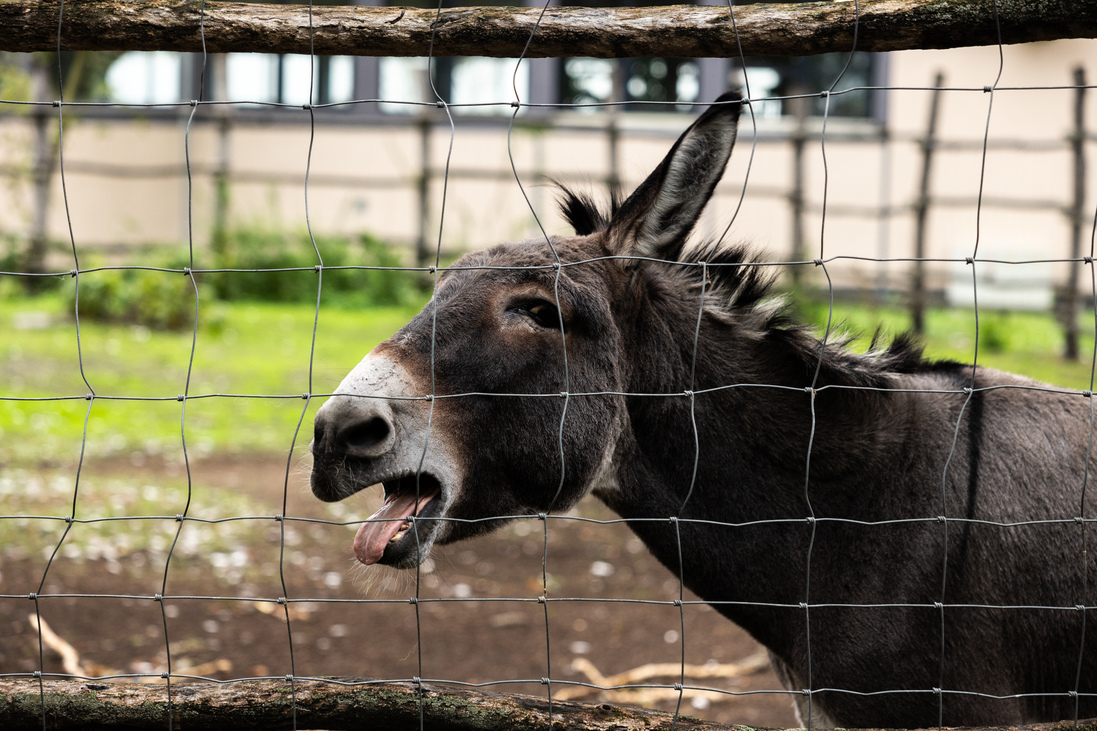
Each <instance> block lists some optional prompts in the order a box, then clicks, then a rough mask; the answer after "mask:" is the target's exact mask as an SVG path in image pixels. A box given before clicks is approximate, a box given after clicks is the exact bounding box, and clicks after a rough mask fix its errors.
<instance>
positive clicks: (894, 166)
mask: <svg viewBox="0 0 1097 731" xmlns="http://www.w3.org/2000/svg"><path fill="white" fill-rule="evenodd" d="M1093 59H1097V42H1095V41H1059V42H1054V43H1038V44H1029V45H1024V46H1007V47H1005V49H1004V51H1003V56H1002V63H1003V69H1002V75H1001V79H1000V81H998V90H997V91H995V93H994V94H993V95H992V94H988V93H986V92H984V91H983V88H984V86H987V85H990V84H993V83H994V82H995V78H996V76H997V75H998V70H999V52H998V49H997V48H974V49H963V50H955V51H932V52H930V51H915V52H904V53H895V54H891V56H890V59H889V64H890V78H889V84H890V85H891V86H893V87H895V88H893V89H892V90H891V91H890V92H889V94H888V102H887V104H888V126H889V131H890V133H891V135H892V142H891V143H890V144H889V145H887V146H886V147H885V146H884V145H881V144H880V143H879V142H857V143H853V142H845V141H843V140H842V139H841V137H842V135H843V134H844V133H850V132H853V133H855V132H863V133H870V132H872V131H873V126H872V124H870V123H864V122H850V121H849V120H841V119H837V118H835V119H831V120H829V121H828V124H827V135H828V137H827V139H826V144H825V154H826V170H825V171H824V164H823V163H824V158H823V149H824V148H823V145H822V144H821V140H822V136H821V132H822V130H821V128H820V125H819V123H818V121H813V122H812V123H811V127H810V129H811V132H812V135H813V137H812V140H811V141H810V142H809V143H808V145H807V148H806V152H805V171H806V175H807V178H806V196H807V200H808V203H809V206H810V212H809V214H808V215H807V216H806V218H805V221H804V230H805V235H806V243H807V248H808V251H809V252H810V257H809V258H815V257H819V256H822V257H825V258H828V259H829V258H832V257H879V256H885V257H909V256H911V255H912V253H913V248H912V246H913V238H914V228H913V219H912V215H911V213H910V205H911V204H912V203H913V202H914V200H915V198H916V196H917V191H918V183H919V176H920V165H921V157H920V149H919V147H918V145H917V144H916V139H915V138H917V137H920V136H921V135H923V134H924V131H925V125H926V119H927V113H928V104H929V101H930V98H931V92H930V91H928V90H927V89H926V88H925V87H927V86H929V85H930V84H931V83H932V80H933V77H934V74H935V73H936V72H937V71H938V70H941V71H943V72H944V74H945V86H946V87H948V88H949V89H950V90H949V91H947V92H945V93H944V94H943V95H942V98H941V117H940V124H939V136H940V138H941V139H942V140H944V141H947V142H950V143H956V142H963V143H968V147H967V148H966V149H942V150H941V151H940V152H939V154H938V155H937V157H936V158H935V166H934V173H933V177H932V192H933V194H934V195H935V196H943V197H949V198H957V199H968V200H969V201H970V200H974V199H975V197H976V196H977V194H978V191H979V186H980V176H981V174H982V184H983V196H984V206H983V209H982V211H981V213H979V214H977V212H976V209H975V208H974V206H972V205H956V206H951V205H950V206H937V207H935V208H934V209H932V211H931V213H930V224H931V226H930V231H929V237H928V243H927V246H928V249H927V255H928V256H930V257H934V258H950V259H955V258H961V259H962V258H963V257H965V256H970V255H972V253H973V252H974V251H975V243H976V240H977V239H978V241H979V256H980V257H983V258H1009V259H1018V258H1020V259H1030V258H1061V257H1064V256H1066V255H1067V252H1068V251H1069V248H1068V247H1069V220H1068V218H1067V216H1066V215H1065V214H1064V213H1063V212H1062V210H1032V209H1028V208H1025V207H1022V206H1018V205H1011V206H1009V207H1000V206H997V205H995V202H996V201H997V200H1000V199H1007V200H1011V201H1017V200H1021V201H1051V202H1054V203H1056V204H1057V205H1059V206H1061V207H1064V208H1065V207H1066V206H1067V205H1069V202H1070V199H1071V195H1072V186H1073V182H1072V178H1071V164H1072V158H1071V155H1070V153H1069V150H1068V148H1067V147H1066V146H1065V140H1066V137H1067V135H1068V134H1070V132H1071V127H1072V115H1073V111H1072V110H1073V104H1074V94H1075V92H1074V90H1072V89H1067V88H1058V89H1041V90H1035V89H1032V88H1021V89H1018V88H1015V87H1033V86H1059V87H1065V86H1068V85H1070V84H1071V83H1072V77H1071V74H1072V70H1073V68H1074V67H1075V66H1076V65H1079V64H1085V63H1086V62H1090V63H1091V66H1093V68H1090V69H1088V73H1089V75H1090V81H1091V83H1093V81H1094V80H1095V79H1097V64H1093V63H1092V60H1093ZM911 87H914V88H911ZM992 99H993V108H992V109H991V108H990V104H991V101H992ZM187 111H189V110H187ZM203 111H204V110H203ZM988 111H989V112H990V116H989V130H990V140H991V144H990V148H989V151H988V153H987V156H986V160H985V174H983V154H982V141H983V136H984V131H985V130H986V129H987V123H988ZM323 113H324V112H318V114H323ZM328 113H330V112H328ZM287 114H289V115H293V114H296V115H297V116H299V117H300V121H301V122H302V124H290V125H287V124H266V125H259V124H250V125H249V124H243V123H240V124H235V125H234V126H233V127H232V131H231V133H230V136H229V138H228V157H229V166H230V170H231V171H232V174H233V175H234V176H240V177H239V178H238V179H236V180H235V181H234V183H233V185H232V193H231V205H232V208H231V213H232V218H233V220H234V221H235V222H236V223H241V224H258V225H270V226H280V227H288V228H304V225H305V191H304V179H305V169H306V164H307V162H308V152H309V144H310V132H309V126H308V124H307V122H308V119H307V117H306V116H305V113H304V112H296V111H295V112H288V113H287ZM1087 115H1088V120H1089V127H1090V130H1091V132H1090V135H1091V141H1090V142H1089V143H1088V153H1089V156H1090V163H1089V180H1088V190H1089V200H1088V201H1087V204H1086V210H1087V212H1088V213H1087V215H1088V216H1089V219H1090V220H1089V222H1088V223H1087V231H1086V237H1085V238H1086V246H1087V248H1088V240H1089V231H1088V227H1089V226H1091V225H1092V215H1093V210H1094V201H1095V200H1097V154H1095V153H1097V145H1095V144H1094V141H1093V137H1092V135H1093V134H1094V130H1097V91H1092V90H1091V91H1090V92H1089V94H1088V108H1087ZM439 119H441V120H444V119H445V117H444V116H441V115H439ZM555 119H556V121H557V122H560V123H563V124H567V125H571V127H570V128H569V129H567V130H546V131H540V132H529V131H523V130H516V131H515V132H514V133H513V134H512V135H511V136H510V139H509V145H508V136H507V131H506V127H505V126H502V127H500V126H496V125H493V126H488V125H485V124H482V123H477V122H475V121H472V120H469V119H467V118H462V117H457V118H456V120H455V123H456V125H457V126H456V132H455V134H454V135H453V138H452V155H449V160H448V162H449V166H450V170H451V177H450V179H449V181H448V185H447V184H445V183H444V181H443V180H442V179H441V178H440V177H436V178H435V179H434V180H433V181H432V184H431V187H430V201H431V203H430V213H431V221H430V223H429V225H428V228H427V231H428V234H427V239H428V241H429V243H430V245H431V246H432V247H433V245H434V244H435V243H437V241H438V236H439V225H438V217H439V214H440V212H441V208H442V201H443V196H442V193H443V188H445V192H446V195H445V225H444V228H443V229H442V232H441V243H442V247H443V249H445V250H447V251H451V252H452V251H461V250H467V249H471V248H478V247H481V246H484V245H486V244H489V243H492V242H494V241H498V240H501V239H511V240H513V239H522V238H526V237H532V236H537V235H539V230H538V227H537V225H536V222H535V219H534V216H533V214H532V213H531V212H530V207H529V205H528V204H527V202H526V200H525V198H524V197H523V195H522V191H521V189H520V188H519V187H518V186H517V185H516V184H515V183H514V180H513V178H512V176H511V174H510V168H511V163H510V155H511V154H513V158H514V161H515V165H516V166H517V168H518V169H519V171H520V172H521V174H522V175H523V183H524V184H525V186H526V192H527V194H528V196H529V202H530V204H532V205H533V208H534V210H535V211H536V213H537V216H538V217H540V219H541V221H542V223H543V225H544V226H545V228H546V229H547V230H548V232H549V233H555V232H563V231H564V230H565V227H564V225H563V223H562V222H561V220H560V219H559V217H558V216H557V214H556V213H555V206H554V203H553V201H554V193H553V191H552V189H551V187H548V186H546V185H545V184H544V176H545V175H548V176H552V177H556V178H559V179H562V180H565V181H567V182H570V183H573V184H576V185H578V186H579V187H587V188H590V189H593V190H596V191H598V190H600V185H601V183H602V181H604V179H605V178H606V176H607V175H608V174H609V151H608V147H607V144H606V139H607V138H606V135H605V133H604V125H603V122H604V119H605V117H592V116H590V115H581V114H576V113H560V114H559V115H557V117H556V118H555ZM620 119H621V125H622V138H621V145H620V149H619V161H620V164H619V173H620V175H621V177H622V179H623V184H624V186H625V188H626V190H627V189H631V187H632V186H634V185H635V184H636V183H638V182H639V181H640V180H641V179H642V177H643V176H644V175H646V174H647V172H648V171H649V170H651V169H652V168H653V167H654V166H655V164H657V162H658V161H659V159H660V158H661V157H662V155H663V154H665V151H666V150H667V149H668V147H669V145H670V144H671V142H672V141H673V139H674V137H675V136H676V135H677V134H678V132H680V130H681V129H682V128H684V126H685V125H686V124H687V123H688V118H686V117H683V116H672V115H650V114H649V115H623V116H622V117H621V118H620ZM65 121H66V128H67V133H66V137H65V159H66V176H65V182H66V187H67V192H68V201H69V211H70V214H71V220H72V229H73V235H74V237H75V239H76V243H77V245H78V247H79V250H80V251H81V252H85V251H86V252H89V253H90V252H92V251H95V250H100V249H104V248H107V249H110V250H111V251H112V252H115V253H116V252H118V251H123V250H125V249H126V247H130V246H134V245H140V244H147V243H170V242H178V243H180V244H181V245H183V244H185V242H186V241H187V238H188V215H187V198H188V187H187V180H186V177H185V176H183V175H178V174H173V175H166V174H165V175H161V176H160V177H152V178H140V177H130V178H127V177H116V176H104V175H100V174H95V173H94V172H93V171H92V170H90V169H89V168H90V167H93V166H95V165H109V166H111V167H126V168H130V169H140V168H147V167H150V166H168V167H174V169H175V170H182V169H183V166H184V164H185V150H186V148H185V145H184V134H185V121H186V119H185V117H181V118H180V119H178V120H177V121H175V122H162V121H160V122H150V121H144V122H142V121H125V122H122V121H97V120H92V119H87V118H80V117H79V116H78V115H77V114H74V113H72V114H66V120H65ZM54 124H55V123H54ZM583 126H585V127H587V129H583V128H582V127H583ZM759 129H760V132H761V133H762V137H763V138H764V139H763V140H762V141H760V142H759V144H758V145H757V146H756V148H755V150H754V156H753V159H752V160H751V159H750V148H751V144H750V143H751V136H752V135H751V131H752V130H751V124H750V123H749V122H745V123H744V124H743V125H742V129H741V134H740V138H739V143H738V147H737V149H736V151H735V153H734V155H733V159H732V163H731V165H730V167H729V171H728V174H727V176H726V177H725V181H724V183H723V184H722V185H721V187H720V189H719V191H718V195H717V200H716V205H714V206H712V207H711V208H710V210H709V211H708V213H707V214H706V218H705V221H704V223H703V225H702V229H703V230H705V231H707V232H710V233H712V232H716V233H719V232H720V231H722V230H723V229H724V227H725V226H726V225H727V222H728V220H729V218H730V216H731V213H732V212H733V211H734V210H735V207H736V205H737V204H738V200H739V194H740V191H741V190H742V186H743V182H744V180H745V179H746V178H747V170H748V162H749V184H748V186H747V195H746V199H745V202H744V205H743V207H742V209H741V211H740V213H739V215H738V218H737V219H736V221H735V225H734V228H733V237H734V238H736V239H743V240H747V241H751V242H753V243H755V244H756V245H757V246H759V247H760V248H762V249H765V250H766V251H768V252H769V253H770V255H771V256H772V257H775V258H786V257H787V256H788V255H789V251H790V235H791V233H790V232H791V220H790V218H789V206H788V203H787V200H785V199H783V198H781V197H779V196H775V195H774V193H781V192H782V191H783V192H786V193H787V191H788V189H789V186H790V180H791V170H792V153H791V147H790V146H789V145H788V143H787V142H776V141H772V138H773V137H774V135H775V134H776V133H778V132H781V131H782V130H784V131H785V132H787V131H789V130H790V129H791V125H790V123H789V122H788V120H783V121H781V122H777V123H774V122H768V121H767V122H759ZM31 139H32V132H31V130H30V127H29V123H28V121H27V120H26V119H25V118H12V117H6V118H4V119H3V120H2V121H0V165H3V166H5V169H8V170H13V169H15V170H18V169H24V170H25V169H27V168H28V167H29V164H30V155H31V149H32V145H31ZM1006 141H1025V142H1028V143H1032V144H1034V145H1037V146H1038V147H1040V149H1036V150H1014V149H1005V148H1003V147H1001V146H1000V145H999V144H997V143H1000V142H1006ZM420 145H421V139H420V136H419V131H418V127H417V125H416V124H415V123H414V122H413V121H412V120H407V121H401V120H396V121H395V124H394V125H391V126H376V125H368V126H366V125H363V126H344V125H325V124H322V123H320V124H317V125H316V127H315V138H314V139H313V140H312V158H311V172H310V176H311V177H310V180H311V184H310V188H309V195H308V212H309V217H310V221H311V223H312V227H313V230H314V231H317V232H325V233H347V234H353V233H356V232H359V231H369V232H372V233H374V234H376V235H379V236H382V237H385V238H387V239H390V240H393V241H396V242H399V243H401V244H410V243H411V242H413V241H414V240H415V238H416V236H417V230H418V220H417V215H418V214H417V197H416V181H417V177H418V175H419V174H420V172H421V168H420ZM450 145H451V139H450V132H449V128H448V125H445V124H443V125H441V126H436V127H435V128H434V132H433V134H432V135H431V140H430V146H431V150H432V154H431V166H432V168H433V169H434V170H435V171H442V170H443V169H444V168H445V166H446V163H447V155H448V153H449V150H450ZM189 146H190V159H191V162H192V166H193V169H194V171H195V173H194V175H193V193H192V195H193V206H192V208H191V211H192V216H191V218H192V220H193V225H194V240H195V243H196V244H197V245H198V247H199V258H201V252H202V248H203V247H205V245H206V244H207V241H208V235H209V230H210V226H211V220H212V219H211V215H212V210H213V204H214V190H213V186H212V184H211V177H210V175H209V172H210V171H211V170H212V169H214V168H215V167H216V165H217V163H218V160H219V156H220V140H219V137H218V133H217V128H216V126H214V125H208V124H194V125H192V127H191V131H190V136H189ZM508 150H509V152H508ZM466 173H475V176H473V177H470V176H469V175H467V174H466ZM492 175H496V176H499V177H492ZM824 175H826V178H825V177H824ZM265 176H273V177H272V178H271V179H264V177H265ZM347 178H354V179H357V180H347ZM824 186H825V197H826V203H827V216H826V222H825V228H824V227H823V221H822V217H821V215H820V213H819V209H820V207H821V205H822V203H823V200H824ZM53 192H54V205H53V207H52V209H51V212H50V233H51V236H52V237H53V238H54V239H57V240H60V241H63V242H67V238H68V234H67V224H66V220H65V213H64V208H63V206H62V205H61V200H62V199H61V189H60V179H59V177H58V178H55V181H54V186H53ZM0 199H2V201H3V203H2V205H0V232H2V233H5V234H11V235H15V236H23V235H25V234H26V232H27V231H28V228H29V222H30V214H31V195H30V191H29V187H28V182H27V179H26V178H12V177H11V176H9V177H8V178H7V179H6V180H4V181H3V185H2V186H0ZM885 204H887V205H891V206H894V207H897V209H898V210H897V212H896V214H895V215H893V216H892V217H890V218H889V219H887V221H886V222H881V221H880V220H878V219H876V218H872V217H865V216H850V215H845V214H844V212H845V211H846V210H847V209H849V208H856V209H858V210H864V211H868V210H870V209H873V208H875V207H878V206H880V205H885ZM1087 253H1088V252H1087ZM82 263H83V262H82ZM55 264H56V265H57V266H58V267H63V268H66V269H67V268H70V267H71V257H70V258H69V259H68V260H67V261H66V260H64V257H63V256H55ZM199 266H201V264H199ZM806 268H807V269H809V270H815V267H811V266H808V267H806ZM827 268H828V271H829V272H830V274H831V276H832V278H833V279H834V281H835V282H836V283H837V284H838V285H840V286H858V287H871V286H873V285H874V283H876V282H878V281H879V278H880V277H884V278H886V280H887V281H888V282H889V283H890V285H892V286H900V287H901V286H903V284H904V282H905V281H906V277H907V276H908V272H909V265H908V264H906V263H903V262H891V263H875V262H863V261H856V260H851V259H838V260H834V261H830V262H828V266H827ZM1031 271H1034V272H1036V273H1037V274H1036V276H1038V277H1045V278H1046V277H1047V276H1049V275H1054V276H1061V275H1062V272H1063V271H1064V270H1063V267H1062V266H1061V265H1058V266H1055V267H1045V268H1043V269H1038V268H1034V269H1032V270H1031ZM930 275H931V283H932V285H933V286H935V287H938V288H943V287H945V286H946V285H947V283H948V281H949V278H950V277H953V276H960V277H963V276H965V272H964V266H963V265H962V264H959V265H957V264H931V265H930ZM811 276H814V277H816V279H817V280H818V281H821V279H820V278H821V272H819V271H813V273H812V275H811ZM967 276H970V275H967Z"/></svg>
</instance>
